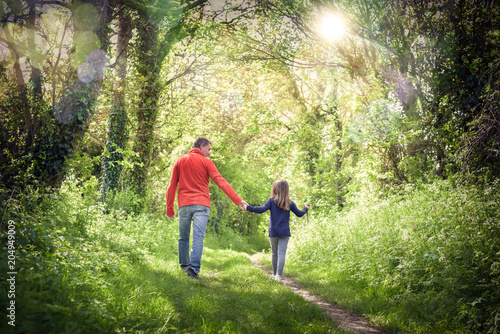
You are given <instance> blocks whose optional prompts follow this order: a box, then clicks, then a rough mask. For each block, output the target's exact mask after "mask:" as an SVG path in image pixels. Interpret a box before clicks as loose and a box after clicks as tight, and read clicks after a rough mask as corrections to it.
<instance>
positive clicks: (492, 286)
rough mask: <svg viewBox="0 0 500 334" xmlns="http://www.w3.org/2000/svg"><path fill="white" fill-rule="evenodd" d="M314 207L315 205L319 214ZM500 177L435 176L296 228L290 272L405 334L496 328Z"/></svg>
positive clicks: (498, 312) (499, 277) (499, 298)
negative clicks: (473, 180)
mask: <svg viewBox="0 0 500 334" xmlns="http://www.w3.org/2000/svg"><path fill="white" fill-rule="evenodd" d="M313 212H314V211H313ZM499 218H500V180H499V179H497V180H495V181H494V182H491V183H489V184H487V185H485V186H484V187H472V186H466V185H461V186H458V185H453V184H452V182H451V181H437V182H434V183H433V184H431V185H422V186H420V187H418V189H415V190H413V191H411V192H408V193H406V194H400V195H394V196H392V197H389V198H387V199H385V200H373V199H368V198H367V200H365V201H362V202H360V203H359V205H358V206H356V207H355V208H353V209H351V210H349V211H346V212H342V213H338V214H336V215H334V216H326V217H325V216H323V217H320V216H315V217H311V219H310V222H309V224H300V225H297V226H294V229H293V236H292V238H291V239H290V240H291V241H290V248H289V254H288V260H287V270H288V271H289V272H290V273H291V274H292V275H293V276H295V277H297V279H298V280H299V281H300V282H301V283H302V284H303V285H305V286H307V287H309V288H311V289H313V290H315V291H316V292H318V293H320V294H321V295H323V296H324V297H325V298H326V299H328V300H330V301H332V302H338V303H339V304H341V305H342V306H344V307H347V308H349V309H351V310H355V311H357V312H361V313H363V314H365V315H367V316H368V317H369V318H370V319H371V320H372V321H374V322H376V323H377V324H379V325H381V326H383V327H389V328H393V329H394V330H395V331H399V330H404V331H406V332H408V333H497V332H499V330H500V219H499Z"/></svg>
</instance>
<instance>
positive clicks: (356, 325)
mask: <svg viewBox="0 0 500 334" xmlns="http://www.w3.org/2000/svg"><path fill="white" fill-rule="evenodd" d="M248 257H249V258H250V261H252V264H253V265H255V266H256V267H258V268H260V269H262V270H263V271H264V272H266V273H267V274H268V275H269V276H272V274H273V273H272V271H271V270H269V269H268V268H267V267H265V266H264V265H262V264H261V263H260V262H259V261H258V260H257V259H256V257H255V256H250V255H249V256H248ZM281 284H283V285H284V286H286V287H287V288H289V289H290V290H292V291H293V292H295V293H296V294H297V295H299V296H301V297H302V298H304V299H305V300H307V301H308V302H310V303H313V304H315V305H317V306H318V307H320V308H321V309H322V310H324V311H325V312H326V313H327V314H328V316H329V317H330V318H331V319H332V320H334V321H335V322H337V323H339V327H340V328H341V329H343V330H345V331H348V332H352V333H360V334H384V332H383V331H381V330H379V329H377V328H374V327H372V326H370V325H369V324H368V323H367V322H366V321H364V320H363V319H362V318H361V317H360V316H356V315H352V314H350V313H349V312H348V311H346V310H344V309H341V308H338V307H336V306H334V305H332V304H330V303H328V302H325V301H324V300H322V299H320V298H318V297H317V296H315V295H313V294H312V293H310V292H309V291H306V290H303V289H301V288H300V286H299V285H298V284H297V283H295V281H293V280H292V279H291V278H289V277H286V276H283V278H282V280H281Z"/></svg>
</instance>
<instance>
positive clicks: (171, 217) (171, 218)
mask: <svg viewBox="0 0 500 334" xmlns="http://www.w3.org/2000/svg"><path fill="white" fill-rule="evenodd" d="M167 218H168V219H170V220H174V218H175V216H167Z"/></svg>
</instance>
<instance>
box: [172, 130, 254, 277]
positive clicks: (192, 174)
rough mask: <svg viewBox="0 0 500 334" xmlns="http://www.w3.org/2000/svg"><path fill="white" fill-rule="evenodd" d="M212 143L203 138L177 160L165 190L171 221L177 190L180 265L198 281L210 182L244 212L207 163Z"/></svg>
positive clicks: (211, 164)
mask: <svg viewBox="0 0 500 334" xmlns="http://www.w3.org/2000/svg"><path fill="white" fill-rule="evenodd" d="M211 149H212V143H211V142H210V141H209V140H208V139H206V138H203V137H200V138H198V139H197V140H196V141H195V142H194V145H193V149H192V150H191V151H190V152H189V153H188V154H186V155H184V156H182V157H180V158H179V159H178V160H177V162H176V163H175V165H174V170H173V172H172V178H171V179H170V185H169V186H168V189H167V217H168V218H169V219H171V220H173V219H174V215H175V211H174V200H175V192H176V190H177V203H178V206H179V263H180V265H181V268H182V269H184V270H186V272H187V274H188V275H189V277H192V278H196V279H198V278H199V276H198V273H199V272H200V263H201V255H202V253H203V239H204V238H205V231H206V229H207V222H208V216H209V214H210V192H209V190H208V185H209V182H210V179H212V180H213V181H214V182H215V184H216V185H217V186H218V187H219V188H220V189H222V191H224V193H225V194H226V195H227V196H228V197H229V198H230V199H231V200H232V201H233V203H234V204H236V205H238V206H239V207H240V208H241V209H242V210H245V205H246V204H247V203H246V202H244V201H243V200H242V199H241V198H240V196H238V194H236V192H235V191H234V189H233V188H232V187H231V185H229V183H228V182H227V181H226V180H225V179H224V178H223V177H222V175H220V173H219V171H218V170H217V167H215V165H214V163H213V161H212V160H210V159H208V157H209V156H210V150H211ZM191 221H192V222H193V245H192V248H191V256H190V254H189V236H190V233H191Z"/></svg>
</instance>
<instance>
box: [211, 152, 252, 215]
mask: <svg viewBox="0 0 500 334" xmlns="http://www.w3.org/2000/svg"><path fill="white" fill-rule="evenodd" d="M206 165H207V169H208V175H209V176H210V178H211V179H212V180H213V181H214V182H215V184H216V185H217V187H219V188H220V189H221V190H222V191H223V192H224V194H226V196H227V197H229V199H231V201H233V203H234V204H235V205H238V206H239V205H240V204H242V203H241V202H243V200H242V199H241V197H240V196H238V194H237V193H236V192H235V191H234V189H233V187H231V185H230V184H229V183H228V182H227V181H226V179H225V178H223V177H222V175H220V173H219V171H218V170H217V167H215V164H214V163H213V161H212V160H210V159H207V164H206Z"/></svg>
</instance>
